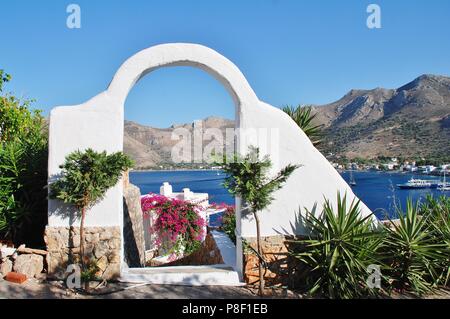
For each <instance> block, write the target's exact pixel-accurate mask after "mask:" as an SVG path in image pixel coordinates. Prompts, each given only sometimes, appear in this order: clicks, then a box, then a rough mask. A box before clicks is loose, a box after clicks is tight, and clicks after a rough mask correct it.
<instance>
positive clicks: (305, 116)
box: [283, 105, 323, 145]
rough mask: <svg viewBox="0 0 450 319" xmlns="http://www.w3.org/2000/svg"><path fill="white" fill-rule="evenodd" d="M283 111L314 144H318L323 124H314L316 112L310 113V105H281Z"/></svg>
mask: <svg viewBox="0 0 450 319" xmlns="http://www.w3.org/2000/svg"><path fill="white" fill-rule="evenodd" d="M283 111H284V112H285V113H286V114H287V115H289V116H290V117H291V118H292V119H293V120H294V121H295V123H297V125H298V126H299V127H300V128H301V129H302V130H303V132H305V134H306V136H308V137H309V139H310V140H311V142H312V143H313V144H314V145H319V144H320V143H321V142H322V140H321V138H322V127H323V126H322V125H315V124H314V119H315V118H316V116H317V114H312V108H311V107H310V106H302V105H299V106H297V107H296V108H294V107H292V106H285V107H283Z"/></svg>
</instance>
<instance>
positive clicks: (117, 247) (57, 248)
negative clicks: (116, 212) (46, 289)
mask: <svg viewBox="0 0 450 319" xmlns="http://www.w3.org/2000/svg"><path fill="white" fill-rule="evenodd" d="M44 239H45V243H46V244H47V250H48V255H47V264H48V276H49V277H50V278H55V279H64V278H65V277H66V276H67V274H66V269H67V267H68V266H69V265H70V264H79V261H80V228H79V227H47V228H46V230H45V238H44ZM120 253H121V230H120V227H118V226H117V227H85V255H86V257H88V258H89V259H90V260H91V261H94V262H96V263H97V266H98V268H99V269H100V270H99V272H98V273H97V276H98V277H101V278H103V279H106V280H112V279H116V278H118V277H119V276H120V263H121V260H120V259H121V258H120Z"/></svg>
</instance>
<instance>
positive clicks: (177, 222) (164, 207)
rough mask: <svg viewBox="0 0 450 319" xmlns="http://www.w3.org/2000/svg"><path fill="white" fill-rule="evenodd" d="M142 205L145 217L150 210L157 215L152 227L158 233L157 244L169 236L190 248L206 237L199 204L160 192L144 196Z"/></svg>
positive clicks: (172, 240)
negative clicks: (169, 196) (168, 196)
mask: <svg viewBox="0 0 450 319" xmlns="http://www.w3.org/2000/svg"><path fill="white" fill-rule="evenodd" d="M141 206H142V211H143V212H144V218H148V217H149V213H150V212H152V213H153V214H155V215H156V218H155V221H154V223H153V226H152V229H151V231H153V232H155V233H157V234H158V238H157V240H156V245H161V242H162V240H163V238H168V239H169V240H170V241H171V242H172V243H173V244H176V243H180V241H182V244H183V245H184V246H185V248H187V250H189V247H190V245H191V244H193V246H195V245H196V244H198V242H201V240H202V239H203V238H204V235H205V234H204V227H205V220H204V219H203V218H202V217H201V216H200V214H199V210H200V208H199V206H197V205H195V204H192V203H189V202H187V201H183V200H179V199H171V198H167V197H165V196H162V195H158V194H149V195H148V196H146V197H143V198H142V199H141ZM195 242H197V243H195Z"/></svg>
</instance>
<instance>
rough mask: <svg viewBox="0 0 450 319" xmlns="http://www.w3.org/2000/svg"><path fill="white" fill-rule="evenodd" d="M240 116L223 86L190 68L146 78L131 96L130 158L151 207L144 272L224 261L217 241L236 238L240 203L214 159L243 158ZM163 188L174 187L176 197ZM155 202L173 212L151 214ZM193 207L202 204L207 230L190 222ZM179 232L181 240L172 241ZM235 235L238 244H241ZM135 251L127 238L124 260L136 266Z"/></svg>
mask: <svg viewBox="0 0 450 319" xmlns="http://www.w3.org/2000/svg"><path fill="white" fill-rule="evenodd" d="M235 110H236V106H235V104H234V101H233V98H232V97H231V96H230V94H229V92H227V91H226V90H225V89H224V87H223V85H222V84H221V83H220V82H218V81H217V80H216V79H214V78H213V77H211V76H210V75H209V74H207V73H206V72H204V71H203V70H199V69H197V68H193V67H187V66H176V67H167V68H160V69H157V70H155V71H153V72H152V73H151V74H149V75H147V76H145V77H144V78H142V79H141V80H140V81H139V82H138V83H137V84H136V85H135V86H134V87H133V89H132V91H131V92H130V94H129V95H128V97H127V100H126V102H125V125H124V152H125V153H126V154H128V155H129V156H130V157H131V158H132V159H133V160H134V162H135V167H134V170H133V171H131V172H130V173H129V180H130V182H131V184H132V185H135V186H137V187H138V188H139V189H140V192H141V196H142V201H143V203H142V208H143V210H144V220H143V224H144V227H143V232H144V240H145V252H144V255H145V258H144V259H145V264H144V265H143V266H145V267H157V266H179V265H184V266H186V265H192V266H199V265H215V264H220V263H223V262H224V261H223V260H222V257H221V254H220V253H221V251H220V247H217V243H216V241H215V239H214V236H221V235H223V234H225V233H223V232H222V234H219V232H221V231H223V230H226V231H227V232H228V233H229V234H230V233H233V232H232V229H233V228H234V227H235V226H234V218H233V217H234V212H235V207H236V205H235V198H234V197H233V196H231V195H230V194H229V193H228V191H227V190H226V189H225V188H224V187H223V186H222V183H223V181H224V178H225V175H224V174H223V173H222V172H221V170H220V168H219V167H218V166H217V164H215V163H214V162H213V159H212V158H211V157H212V155H213V154H212V153H213V152H217V153H219V154H222V153H223V154H228V155H230V156H232V155H233V153H234V152H235V140H236V139H235V128H236V112H235ZM177 148H179V149H177ZM180 153H181V154H180ZM163 185H167V187H170V193H169V192H167V187H165V188H164V187H163ZM164 189H165V190H164ZM162 198H163V199H162ZM153 199H158V200H164V205H169V203H172V202H173V204H172V205H170V208H169V207H167V208H165V209H160V206H154V205H150V206H151V208H150V206H149V203H150V202H153ZM187 204H193V205H195V210H197V212H198V214H199V218H201V219H202V220H203V221H204V224H205V225H204V227H202V228H199V227H197V226H196V225H195V223H196V222H197V221H198V219H189V218H194V217H192V216H193V214H189V213H185V211H184V209H186V208H187V209H188V208H189V207H190V205H187ZM175 208H177V209H179V210H178V211H175ZM125 213H126V212H125ZM186 216H189V217H188V218H187V219H188V222H187V223H186V222H185V220H186ZM223 217H225V218H223ZM227 217H228V218H227ZM165 218H171V221H170V222H171V223H172V224H171V225H167V223H163V222H162V221H163V220H164V219H165ZM172 218H173V220H172ZM224 221H225V225H223V222H224ZM189 223H192V224H189ZM186 225H189V226H188V227H186ZM193 229H196V231H198V232H199V233H198V234H200V232H201V240H198V238H192V237H195V236H191V235H190V234H189V232H190V231H192V230H193ZM173 232H176V234H177V237H176V238H169V237H170V236H172V233H173ZM233 235H234V234H233ZM233 235H232V236H230V237H231V238H232V240H233V241H235V237H234V236H233ZM186 238H189V239H190V241H191V242H187V241H186ZM180 240H181V241H182V242H183V244H180ZM194 243H195V244H194ZM228 246H229V245H228ZM127 248H128V246H127V238H125V251H124V253H125V257H127V256H129V258H128V260H127V263H129V260H136V258H134V256H130V255H131V254H132V253H133V252H131V251H128V250H127ZM222 249H225V248H224V247H222ZM134 253H136V252H134ZM223 253H227V252H223Z"/></svg>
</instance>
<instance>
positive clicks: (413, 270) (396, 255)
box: [383, 200, 448, 295]
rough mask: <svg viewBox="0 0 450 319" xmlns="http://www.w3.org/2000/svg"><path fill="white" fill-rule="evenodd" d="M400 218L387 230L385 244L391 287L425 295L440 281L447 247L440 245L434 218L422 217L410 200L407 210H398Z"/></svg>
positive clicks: (416, 206) (417, 205) (384, 249)
mask: <svg viewBox="0 0 450 319" xmlns="http://www.w3.org/2000/svg"><path fill="white" fill-rule="evenodd" d="M398 217H399V219H398V222H393V221H391V222H390V224H389V227H386V232H387V233H386V237H385V240H384V244H383V251H384V254H385V256H386V262H387V263H389V265H390V271H389V277H390V278H391V281H392V287H393V288H394V289H397V290H399V291H411V292H414V293H417V294H419V295H422V294H423V293H426V292H429V291H431V290H432V289H433V287H434V285H435V284H436V283H437V281H438V280H439V277H440V270H442V268H441V266H442V260H443V258H448V255H445V248H446V247H445V245H444V244H443V243H438V242H437V240H436V237H435V235H436V232H435V229H434V227H433V224H432V219H431V218H430V217H428V216H420V215H419V203H416V204H413V202H412V200H408V202H407V206H406V211H405V212H402V211H399V212H398ZM447 248H448V247H447ZM447 253H448V251H447Z"/></svg>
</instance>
